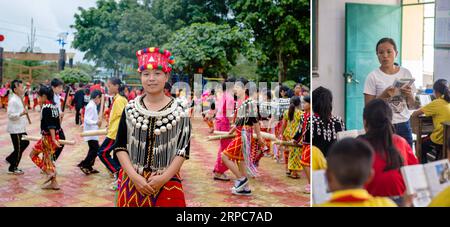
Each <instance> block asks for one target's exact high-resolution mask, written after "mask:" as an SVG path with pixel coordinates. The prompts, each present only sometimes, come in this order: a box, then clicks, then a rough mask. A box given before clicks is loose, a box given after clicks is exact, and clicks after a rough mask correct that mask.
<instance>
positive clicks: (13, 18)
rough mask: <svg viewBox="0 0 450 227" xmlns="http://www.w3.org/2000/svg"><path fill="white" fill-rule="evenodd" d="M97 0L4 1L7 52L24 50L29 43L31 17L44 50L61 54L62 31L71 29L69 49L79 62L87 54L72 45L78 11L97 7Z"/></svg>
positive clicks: (1, 23) (0, 24)
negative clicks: (60, 36)
mask: <svg viewBox="0 0 450 227" xmlns="http://www.w3.org/2000/svg"><path fill="white" fill-rule="evenodd" d="M95 2H96V0H0V34H2V35H4V36H5V40H4V41H3V42H0V46H2V47H3V48H4V49H5V51H20V49H21V48H22V47H23V46H26V44H27V37H28V34H29V33H30V26H31V25H30V24H31V18H33V20H34V26H35V27H36V43H35V46H38V47H40V49H41V50H42V52H46V53H57V52H59V49H60V46H59V44H58V42H57V41H56V40H57V39H58V38H57V36H58V34H59V33H61V32H69V36H68V40H69V41H68V45H66V46H65V49H66V52H74V53H75V62H78V61H82V58H83V53H81V52H79V51H76V50H75V49H73V48H71V42H70V40H71V39H73V32H74V30H73V29H71V28H70V25H71V24H73V23H74V21H75V20H74V14H75V13H77V12H78V7H83V8H89V7H94V6H95Z"/></svg>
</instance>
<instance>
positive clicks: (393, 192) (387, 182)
mask: <svg viewBox="0 0 450 227" xmlns="http://www.w3.org/2000/svg"><path fill="white" fill-rule="evenodd" d="M392 140H393V143H394V146H395V147H396V148H397V150H398V151H399V152H400V154H401V155H402V157H403V165H405V166H407V165H415V164H418V163H419V161H418V160H417V158H416V156H414V154H413V152H412V150H411V147H410V146H409V144H408V142H406V140H405V139H404V138H403V137H401V136H398V135H394V136H393V138H392ZM385 167H386V161H385V159H384V158H383V156H382V155H381V154H380V153H379V152H375V160H374V163H373V169H374V171H375V175H374V177H373V179H372V181H371V182H370V183H368V184H367V185H366V186H365V187H366V189H367V191H368V192H369V193H370V194H371V195H373V196H400V195H403V194H404V192H405V190H406V187H405V183H404V181H403V177H402V174H401V172H400V169H393V170H388V171H384V169H385Z"/></svg>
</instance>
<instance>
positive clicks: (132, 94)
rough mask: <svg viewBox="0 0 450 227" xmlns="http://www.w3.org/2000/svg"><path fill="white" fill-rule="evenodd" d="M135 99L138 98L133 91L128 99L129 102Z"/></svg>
mask: <svg viewBox="0 0 450 227" xmlns="http://www.w3.org/2000/svg"><path fill="white" fill-rule="evenodd" d="M135 98H136V93H134V91H131V92H130V93H128V97H127V99H128V101H131V100H133V99H135Z"/></svg>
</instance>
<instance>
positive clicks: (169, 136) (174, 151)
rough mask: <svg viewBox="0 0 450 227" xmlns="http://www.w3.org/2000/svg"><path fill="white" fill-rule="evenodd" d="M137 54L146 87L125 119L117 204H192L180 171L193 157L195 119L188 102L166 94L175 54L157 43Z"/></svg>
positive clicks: (127, 109)
mask: <svg viewBox="0 0 450 227" xmlns="http://www.w3.org/2000/svg"><path fill="white" fill-rule="evenodd" d="M136 55H137V58H138V61H139V68H138V72H139V73H140V75H141V82H142V86H143V87H144V93H143V94H142V95H140V96H138V97H136V98H135V99H134V100H131V101H130V102H129V104H128V105H127V106H126V107H125V110H124V112H123V114H122V118H121V119H120V123H119V130H118V133H117V138H116V143H115V144H114V153H115V154H116V155H117V158H118V159H119V161H120V164H121V166H122V169H121V170H120V174H119V175H120V176H121V180H120V182H119V189H118V196H117V206H119V207H130V206H151V207H153V206H157V207H158V206H170V207H173V206H186V202H185V197H184V193H183V188H182V185H181V178H180V174H179V171H180V168H181V166H182V165H183V162H184V161H185V160H186V159H188V158H189V147H190V135H191V123H190V119H189V117H188V112H187V106H186V105H187V104H186V103H185V102H179V100H177V99H174V98H172V97H168V96H166V95H165V94H164V85H165V83H166V82H167V81H168V79H169V75H170V71H171V70H172V64H173V63H174V58H173V57H172V56H171V53H170V52H169V51H167V50H163V49H159V48H154V47H152V48H145V49H143V50H139V51H137V53H136Z"/></svg>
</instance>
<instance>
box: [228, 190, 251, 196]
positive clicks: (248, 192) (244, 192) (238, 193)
mask: <svg viewBox="0 0 450 227" xmlns="http://www.w3.org/2000/svg"><path fill="white" fill-rule="evenodd" d="M231 193H233V195H246V196H249V195H252V190H250V189H247V188H244V189H242V190H236V189H234V188H233V189H232V190H231Z"/></svg>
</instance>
